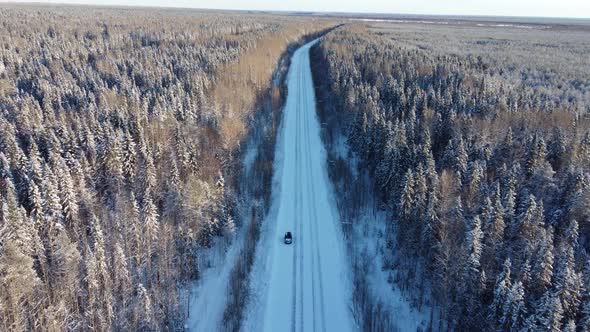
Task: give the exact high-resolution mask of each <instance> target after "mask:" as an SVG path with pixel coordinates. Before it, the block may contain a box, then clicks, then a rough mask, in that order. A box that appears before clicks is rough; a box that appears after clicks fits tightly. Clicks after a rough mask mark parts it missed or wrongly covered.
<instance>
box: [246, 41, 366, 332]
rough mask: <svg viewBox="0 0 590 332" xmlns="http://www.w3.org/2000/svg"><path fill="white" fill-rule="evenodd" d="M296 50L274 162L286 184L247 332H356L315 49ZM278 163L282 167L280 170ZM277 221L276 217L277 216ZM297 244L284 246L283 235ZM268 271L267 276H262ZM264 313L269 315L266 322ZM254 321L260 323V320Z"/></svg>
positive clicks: (280, 194)
mask: <svg viewBox="0 0 590 332" xmlns="http://www.w3.org/2000/svg"><path fill="white" fill-rule="evenodd" d="M312 45H313V42H311V43H308V44H306V45H304V46H303V47H301V48H300V49H298V50H297V51H296V52H295V53H294V55H293V57H292V60H291V66H290V68H289V73H288V76H287V80H288V81H287V84H288V96H287V101H286V105H285V110H284V118H283V124H282V127H281V130H282V132H281V133H279V141H278V143H277V154H278V155H279V158H282V161H281V162H279V163H275V167H279V168H280V169H278V170H276V171H277V177H278V179H279V181H280V184H279V186H278V188H277V189H276V191H279V192H273V199H274V200H275V202H273V204H274V205H275V206H276V210H275V213H274V216H273V217H272V218H268V219H267V221H266V222H267V223H273V222H274V223H276V225H273V226H272V227H270V226H269V228H268V230H269V232H268V233H269V235H268V236H266V238H264V237H263V238H262V239H261V241H265V242H266V243H261V244H260V245H261V246H262V248H263V250H258V254H259V255H266V256H268V258H267V259H266V262H265V267H264V268H263V269H262V272H261V273H260V274H262V275H258V276H253V278H263V279H265V280H267V282H265V283H264V286H262V287H259V288H264V289H263V290H260V292H261V293H263V294H253V296H257V295H258V296H260V299H259V300H258V301H259V303H258V305H259V306H261V307H263V308H260V309H259V310H258V311H259V312H260V314H259V318H258V319H259V320H258V322H256V321H254V322H253V321H252V318H250V319H249V321H248V319H247V322H246V324H245V326H244V329H252V330H264V331H272V332H275V331H289V330H290V331H339V332H341V331H350V330H354V329H355V328H354V325H353V319H352V318H351V313H350V310H349V307H350V294H351V290H350V286H349V277H348V268H347V264H346V259H345V251H344V248H345V246H344V244H343V243H342V240H341V230H340V226H339V224H338V219H337V213H336V211H335V210H334V207H333V205H332V199H331V195H332V189H331V188H332V187H331V185H330V183H329V179H328V176H327V172H326V168H325V163H326V154H325V150H324V147H323V143H322V141H321V138H320V127H319V122H318V119H317V117H316V112H315V96H314V89H313V84H312V78H311V70H310V66H309V48H310V47H311V46H312ZM277 165H278V166H277ZM271 216H272V214H271ZM287 231H291V232H292V233H293V244H291V245H286V244H284V243H283V235H284V234H285V232H287ZM264 274H266V275H264ZM260 316H263V317H260ZM254 319H256V318H254Z"/></svg>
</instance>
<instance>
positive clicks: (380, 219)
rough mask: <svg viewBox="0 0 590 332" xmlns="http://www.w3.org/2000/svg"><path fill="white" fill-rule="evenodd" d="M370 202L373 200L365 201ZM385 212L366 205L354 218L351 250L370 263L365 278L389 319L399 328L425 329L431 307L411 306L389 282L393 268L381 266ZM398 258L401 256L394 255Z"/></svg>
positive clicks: (384, 246) (384, 245)
mask: <svg viewBox="0 0 590 332" xmlns="http://www.w3.org/2000/svg"><path fill="white" fill-rule="evenodd" d="M368 205H372V204H368ZM386 219H387V214H386V213H385V212H384V211H379V210H374V209H371V208H368V207H366V208H365V209H364V210H363V211H361V213H360V214H359V217H358V218H357V219H356V220H355V226H354V232H355V235H354V236H355V238H356V239H357V240H358V241H356V242H355V247H354V248H353V251H354V254H355V255H356V256H357V257H358V258H359V259H364V260H366V261H368V262H370V263H369V270H368V271H367V275H366V276H367V280H368V283H369V288H370V290H371V292H372V295H373V297H374V298H375V299H376V300H378V301H380V302H381V303H382V304H383V306H384V309H386V310H387V311H388V312H389V313H391V315H392V317H391V318H392V322H393V323H394V324H395V326H396V327H397V329H398V330H400V331H420V330H426V327H427V326H428V323H429V322H430V313H431V307H429V306H426V305H424V306H423V307H422V308H421V310H417V309H416V308H414V307H412V305H411V303H410V301H409V300H408V299H406V297H405V296H404V294H402V292H401V291H400V289H399V287H397V285H395V284H391V283H390V282H389V279H390V276H392V275H394V274H395V272H396V271H395V270H383V268H382V267H383V261H384V259H383V256H384V254H383V252H384V250H385V248H386V244H385V236H384V234H385V223H386ZM397 258H398V259H403V258H401V257H397Z"/></svg>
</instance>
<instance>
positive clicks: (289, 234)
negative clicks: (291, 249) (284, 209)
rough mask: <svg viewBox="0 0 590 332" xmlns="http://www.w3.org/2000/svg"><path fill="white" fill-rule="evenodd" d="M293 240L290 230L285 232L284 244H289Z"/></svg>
mask: <svg viewBox="0 0 590 332" xmlns="http://www.w3.org/2000/svg"><path fill="white" fill-rule="evenodd" d="M292 242H293V235H291V232H287V233H285V244H291V243H292Z"/></svg>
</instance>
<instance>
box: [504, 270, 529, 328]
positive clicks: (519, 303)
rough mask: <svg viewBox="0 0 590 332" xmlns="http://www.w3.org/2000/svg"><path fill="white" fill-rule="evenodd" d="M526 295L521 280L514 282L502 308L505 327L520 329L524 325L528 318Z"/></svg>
mask: <svg viewBox="0 0 590 332" xmlns="http://www.w3.org/2000/svg"><path fill="white" fill-rule="evenodd" d="M524 295H525V294H524V286H523V285H522V282H520V281H518V282H516V283H515V284H513V285H512V287H511V288H510V291H508V294H507V295H506V302H505V303H504V307H503V308H502V309H503V311H502V318H501V319H500V322H501V324H502V326H504V328H506V329H509V330H519V329H520V328H521V327H523V326H524V323H525V318H526V305H525V302H524V300H525V297H524Z"/></svg>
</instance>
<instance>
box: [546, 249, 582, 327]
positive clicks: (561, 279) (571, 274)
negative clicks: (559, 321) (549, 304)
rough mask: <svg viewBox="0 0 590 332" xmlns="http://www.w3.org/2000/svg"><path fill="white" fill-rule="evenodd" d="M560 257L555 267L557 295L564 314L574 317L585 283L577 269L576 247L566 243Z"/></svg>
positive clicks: (554, 280) (554, 282) (567, 316)
mask: <svg viewBox="0 0 590 332" xmlns="http://www.w3.org/2000/svg"><path fill="white" fill-rule="evenodd" d="M560 257H562V258H561V259H559V260H558V261H557V266H556V267H555V276H554V279H553V284H554V287H555V292H556V295H557V296H559V299H560V300H561V304H562V306H563V312H564V316H565V317H566V318H568V319H569V318H574V317H575V315H576V310H577V308H578V306H579V305H580V300H581V295H582V290H583V285H582V277H581V276H580V274H579V273H578V272H576V270H575V261H574V249H573V247H572V245H571V244H569V243H565V244H563V247H562V249H561V251H560Z"/></svg>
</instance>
